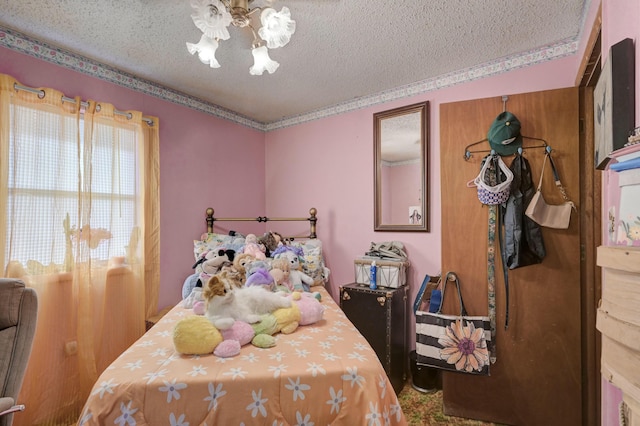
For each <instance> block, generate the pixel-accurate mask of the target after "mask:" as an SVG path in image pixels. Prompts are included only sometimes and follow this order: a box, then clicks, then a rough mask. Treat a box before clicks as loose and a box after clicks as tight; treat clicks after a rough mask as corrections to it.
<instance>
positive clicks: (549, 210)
mask: <svg viewBox="0 0 640 426" xmlns="http://www.w3.org/2000/svg"><path fill="white" fill-rule="evenodd" d="M547 157H548V158H549V163H550V164H551V170H552V171H553V177H554V179H555V182H556V186H557V187H558V189H559V190H560V193H561V194H562V198H564V203H562V204H560V205H551V204H547V202H546V201H545V200H544V197H543V196H542V190H541V188H542V176H544V166H545V163H546V162H547ZM571 210H576V206H575V204H573V201H571V200H570V199H569V197H567V193H566V191H565V190H564V187H563V186H562V182H560V176H559V175H558V171H557V170H556V166H555V164H554V163H553V158H551V154H550V153H549V152H547V154H546V155H545V156H544V161H543V162H542V171H541V172H540V182H539V183H538V190H537V191H536V193H535V194H534V196H533V197H532V198H531V202H530V203H529V205H528V206H527V210H526V211H525V212H524V214H526V215H527V217H529V218H530V219H531V220H533V221H534V222H535V223H537V224H538V225H540V226H544V227H547V228H555V229H567V228H568V227H569V221H570V220H571Z"/></svg>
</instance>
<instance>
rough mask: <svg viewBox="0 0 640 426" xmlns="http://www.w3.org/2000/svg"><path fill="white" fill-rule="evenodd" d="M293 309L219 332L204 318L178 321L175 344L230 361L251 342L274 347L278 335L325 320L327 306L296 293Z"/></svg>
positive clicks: (182, 349)
mask: <svg viewBox="0 0 640 426" xmlns="http://www.w3.org/2000/svg"><path fill="white" fill-rule="evenodd" d="M287 297H291V300H292V301H293V303H292V306H291V307H290V308H281V309H276V310H275V311H274V312H272V313H271V314H266V315H263V316H262V319H261V320H260V321H259V322H257V323H255V324H248V323H246V322H244V321H240V320H236V321H235V322H234V323H233V324H232V325H231V327H229V328H227V329H226V330H222V331H221V330H219V329H217V328H216V327H215V326H214V325H213V324H212V323H211V322H210V321H209V320H208V319H207V317H204V316H197V315H193V316H188V317H186V318H183V319H181V320H179V321H178V322H177V323H176V326H175V327H174V330H173V344H174V347H175V349H176V351H177V352H178V353H181V354H185V355H206V354H211V353H212V354H214V355H216V356H219V357H223V358H228V357H233V356H236V355H238V354H239V353H240V348H241V347H242V346H244V345H246V344H248V343H249V342H251V344H252V345H254V346H256V347H259V348H268V347H272V346H275V344H276V339H275V337H274V336H273V335H274V334H277V333H279V332H280V333H283V334H289V333H293V332H294V331H296V330H297V329H298V327H299V326H301V325H309V324H314V323H316V322H319V321H321V320H322V318H323V315H324V309H325V307H324V306H323V305H322V304H321V303H320V302H319V301H318V299H316V298H315V297H314V296H313V295H312V294H311V293H300V292H293V293H292V294H291V295H289V296H287Z"/></svg>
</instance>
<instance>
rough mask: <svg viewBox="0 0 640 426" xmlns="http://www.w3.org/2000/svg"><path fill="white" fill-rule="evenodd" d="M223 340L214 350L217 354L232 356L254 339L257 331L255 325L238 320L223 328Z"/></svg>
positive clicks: (226, 356) (221, 356)
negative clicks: (254, 328)
mask: <svg viewBox="0 0 640 426" xmlns="http://www.w3.org/2000/svg"><path fill="white" fill-rule="evenodd" d="M221 333H222V337H223V339H224V340H223V341H222V342H221V343H220V344H219V345H218V346H217V347H216V348H215V349H214V350H213V354H214V355H215V356H219V357H220V358H230V357H232V356H236V355H238V354H239V353H240V348H241V347H242V346H244V345H246V344H248V343H249V342H251V340H252V339H253V337H254V336H255V334H256V333H255V331H254V330H253V327H251V325H249V324H248V323H246V322H244V321H236V322H234V323H233V325H232V326H231V327H230V328H228V329H226V330H222V332H221Z"/></svg>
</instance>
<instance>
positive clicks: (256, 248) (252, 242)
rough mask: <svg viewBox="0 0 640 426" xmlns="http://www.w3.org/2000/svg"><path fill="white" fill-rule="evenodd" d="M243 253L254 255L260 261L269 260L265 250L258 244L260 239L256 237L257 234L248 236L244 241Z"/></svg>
mask: <svg viewBox="0 0 640 426" xmlns="http://www.w3.org/2000/svg"><path fill="white" fill-rule="evenodd" d="M242 252H243V253H248V254H250V255H252V256H253V257H255V258H256V259H258V260H265V259H266V258H267V256H266V255H265V252H264V249H263V248H262V247H260V245H259V244H258V238H257V237H256V236H255V234H248V235H247V237H246V238H245V241H244V249H243V251H242Z"/></svg>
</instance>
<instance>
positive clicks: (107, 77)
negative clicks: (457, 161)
mask: <svg viewBox="0 0 640 426" xmlns="http://www.w3.org/2000/svg"><path fill="white" fill-rule="evenodd" d="M0 46H3V47H6V48H8V49H11V50H14V51H17V52H20V53H24V54H27V55H30V56H33V57H35V58H38V59H41V60H44V61H47V62H51V63H54V64H56V65H59V66H61V67H64V68H68V69H71V70H73V71H77V72H80V73H83V74H86V75H89V76H92V77H95V78H99V79H101V80H104V81H108V82H110V83H114V84H117V85H119V86H123V87H126V88H129V89H132V90H135V91H138V92H141V93H144V94H147V95H150V96H154V97H157V98H160V99H163V100H165V101H169V102H172V103H175V104H178V105H182V106H186V107H188V108H191V109H195V110H197V111H201V112H205V113H207V114H211V115H213V116H216V117H219V118H222V119H225V120H229V121H232V122H234V123H237V124H241V125H243V126H246V127H249V128H252V129H256V130H260V131H263V132H269V131H272V130H277V129H282V128H285V127H290V126H295V125H298V124H302V123H306V122H309V121H314V120H319V119H321V118H326V117H331V116H334V115H340V114H344V113H347V112H350V111H355V110H359V109H363V108H368V107H371V106H374V105H378V104H382V103H386V102H391V101H395V100H398V99H402V98H407V97H411V96H416V95H420V94H424V93H429V92H433V91H436V90H440V89H444V88H447V87H451V86H455V85H458V84H462V83H467V82H470V81H474V80H478V79H481V78H486V77H491V76H495V75H499V74H503V73H505V72H509V71H513V70H515V69H519V68H524V67H528V66H531V65H536V64H540V63H543V62H548V61H552V60H555V59H560V58H563V57H565V56H569V55H573V54H575V53H576V52H577V51H578V41H577V37H576V38H572V39H568V40H564V41H561V42H558V43H555V44H552V45H548V46H544V47H541V48H539V49H534V50H530V51H527V52H521V53H518V54H517V55H512V56H508V57H504V58H501V59H498V60H495V61H491V62H487V63H485V64H482V65H479V66H476V67H471V68H467V69H464V70H460V71H455V72H452V73H449V74H445V75H442V76H438V77H434V78H430V79H427V80H422V81H419V82H416V83H411V84H407V85H404V86H400V87H397V88H394V89H391V90H386V91H383V92H379V93H376V94H373V95H369V96H363V97H360V98H357V99H353V100H350V101H348V102H343V103H340V104H337V105H334V106H331V107H328V108H323V109H319V110H315V111H312V112H308V113H304V114H299V115H296V116H292V117H286V118H284V119H282V120H278V121H275V122H272V123H261V122H258V121H255V120H252V119H250V118H248V117H246V116H243V115H240V114H238V113H236V112H233V111H231V110H228V109H226V108H222V107H220V106H218V105H215V104H213V103H211V102H207V101H203V100H201V99H198V98H195V97H193V96H189V95H187V94H185V93H181V92H178V91H176V90H173V89H169V88H167V87H164V86H161V85H159V84H156V83H153V82H151V81H148V80H145V79H142V78H140V77H137V76H135V75H133V74H129V73H126V72H124V71H121V70H118V69H116V68H113V67H111V66H109V65H106V64H103V63H100V62H97V61H94V60H92V59H89V58H86V57H83V56H81V55H78V54H75V53H71V52H69V51H66V50H64V49H60V48H58V47H54V46H51V45H49V44H47V43H44V42H42V41H39V40H36V39H33V38H30V37H28V36H26V35H24V34H21V33H19V32H17V31H14V30H11V29H9V28H5V27H2V26H0Z"/></svg>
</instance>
